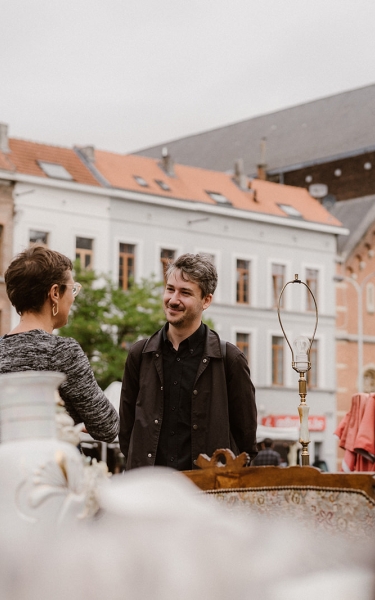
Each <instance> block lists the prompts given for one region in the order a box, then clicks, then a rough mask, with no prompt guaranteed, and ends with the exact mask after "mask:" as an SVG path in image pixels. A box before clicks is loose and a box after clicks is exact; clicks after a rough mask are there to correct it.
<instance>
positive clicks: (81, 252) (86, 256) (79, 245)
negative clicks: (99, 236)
mask: <svg viewBox="0 0 375 600" xmlns="http://www.w3.org/2000/svg"><path fill="white" fill-rule="evenodd" d="M76 260H79V262H80V265H81V268H82V269H91V268H92V266H93V240H92V239H90V238H84V237H76Z"/></svg>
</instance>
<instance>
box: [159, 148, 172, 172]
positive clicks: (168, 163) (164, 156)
mask: <svg viewBox="0 0 375 600" xmlns="http://www.w3.org/2000/svg"><path fill="white" fill-rule="evenodd" d="M161 167H162V169H163V170H164V171H165V172H166V173H167V175H169V177H174V169H173V160H172V157H171V155H170V154H169V153H168V148H167V147H166V146H164V148H163V150H162V152H161Z"/></svg>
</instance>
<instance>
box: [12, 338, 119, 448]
mask: <svg viewBox="0 0 375 600" xmlns="http://www.w3.org/2000/svg"><path fill="white" fill-rule="evenodd" d="M29 370H31V371H59V372H60V373H65V375H66V377H67V378H66V381H64V383H62V384H61V386H60V387H59V393H60V396H61V398H62V399H63V400H64V402H65V408H66V410H67V411H68V413H69V414H70V416H71V417H72V418H73V420H74V422H75V423H84V424H85V427H86V429H87V431H88V432H89V434H90V435H91V436H92V437H93V438H94V439H95V440H101V441H104V442H112V441H113V440H114V439H115V437H116V435H117V434H118V428H119V419H118V415H117V413H116V410H115V409H114V407H113V406H112V404H111V403H110V402H109V400H108V399H107V398H106V396H105V394H104V393H103V392H102V390H101V389H100V387H99V386H98V384H97V382H96V380H95V377H94V373H93V372H92V369H91V367H90V363H89V361H88V359H87V356H86V355H85V353H84V352H83V350H82V348H81V346H80V345H79V344H78V342H76V340H74V339H73V338H65V337H60V336H58V335H52V334H50V333H47V332H46V331H44V330H42V329H33V330H32V331H26V332H23V333H17V334H14V335H10V336H9V337H4V338H2V339H1V340H0V373H12V372H15V371H29Z"/></svg>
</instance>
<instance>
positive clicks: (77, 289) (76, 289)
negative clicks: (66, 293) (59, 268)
mask: <svg viewBox="0 0 375 600" xmlns="http://www.w3.org/2000/svg"><path fill="white" fill-rule="evenodd" d="M65 285H66V287H71V288H72V294H73V296H74V297H75V296H78V294H79V292H80V291H81V289H82V286H81V284H80V283H66V284H65Z"/></svg>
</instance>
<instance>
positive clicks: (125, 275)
mask: <svg viewBox="0 0 375 600" xmlns="http://www.w3.org/2000/svg"><path fill="white" fill-rule="evenodd" d="M134 276H135V246H134V245H133V244H121V243H120V246H119V271H118V284H119V287H120V288H121V289H123V290H128V289H130V287H131V283H132V280H133V279H134Z"/></svg>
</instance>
